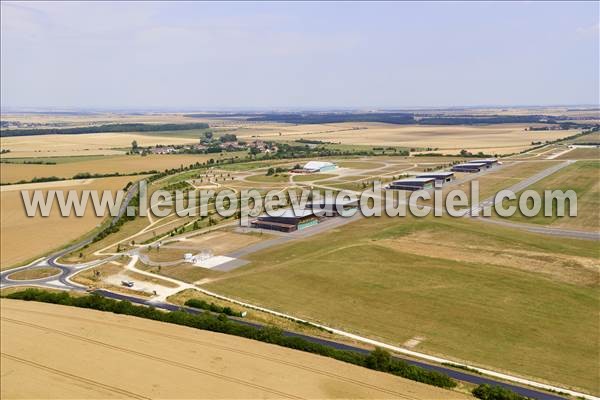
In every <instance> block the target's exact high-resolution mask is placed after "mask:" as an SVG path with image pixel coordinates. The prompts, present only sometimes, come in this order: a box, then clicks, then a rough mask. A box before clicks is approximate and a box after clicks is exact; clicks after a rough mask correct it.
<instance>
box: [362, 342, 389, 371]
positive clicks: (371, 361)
mask: <svg viewBox="0 0 600 400" xmlns="http://www.w3.org/2000/svg"><path fill="white" fill-rule="evenodd" d="M365 361H366V365H367V367H368V368H371V369H375V370H377V371H389V370H390V366H391V365H392V356H391V354H390V353H389V352H387V351H385V350H384V349H382V348H380V347H377V348H376V349H375V350H373V351H372V352H371V354H369V355H368V356H367V358H366V360H365Z"/></svg>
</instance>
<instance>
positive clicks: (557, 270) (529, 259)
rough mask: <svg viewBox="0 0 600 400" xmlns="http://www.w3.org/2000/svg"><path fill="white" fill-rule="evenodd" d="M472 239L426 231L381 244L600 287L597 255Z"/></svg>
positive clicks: (467, 236)
mask: <svg viewBox="0 0 600 400" xmlns="http://www.w3.org/2000/svg"><path fill="white" fill-rule="evenodd" d="M472 240H473V237H472V236H469V235H461V234H460V233H457V232H455V233H454V234H453V235H452V237H448V236H447V235H446V234H441V233H436V232H431V231H422V232H417V233H412V234H410V235H407V236H404V237H402V238H399V239H386V240H381V241H378V242H377V243H378V244H379V245H382V246H386V247H389V248H391V249H394V250H397V251H401V252H403V253H411V254H416V255H420V256H424V257H436V258H445V259H449V260H454V261H461V262H469V263H482V264H493V265H500V266H506V267H511V268H517V269H520V270H524V271H530V272H536V273H540V274H543V275H546V276H549V277H551V278H552V279H556V280H558V281H562V282H567V283H573V284H577V285H584V286H597V285H598V284H599V283H600V281H599V273H600V263H599V262H598V260H595V259H593V258H588V257H577V256H565V255H560V254H549V253H544V252H535V251H532V250H521V249H518V248H507V247H504V248H499V247H496V246H485V245H484V244H482V243H480V242H478V243H473V244H469V243H470V242H472ZM432 249H435V250H432Z"/></svg>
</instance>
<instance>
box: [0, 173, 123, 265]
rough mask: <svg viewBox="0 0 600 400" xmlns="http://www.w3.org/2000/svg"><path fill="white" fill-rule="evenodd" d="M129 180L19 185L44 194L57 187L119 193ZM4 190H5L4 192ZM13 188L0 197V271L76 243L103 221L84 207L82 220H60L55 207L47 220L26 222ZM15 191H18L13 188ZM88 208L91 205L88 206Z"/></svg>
mask: <svg viewBox="0 0 600 400" xmlns="http://www.w3.org/2000/svg"><path fill="white" fill-rule="evenodd" d="M130 180H131V177H118V178H101V179H89V180H85V181H84V182H80V183H79V184H72V185H71V186H63V184H64V183H63V182H48V183H43V184H30V185H23V186H22V187H21V188H20V189H24V188H25V187H27V188H29V189H31V190H33V189H37V188H43V189H44V193H46V192H47V190H48V189H51V188H53V187H54V186H53V185H52V184H53V183H54V184H57V185H58V190H70V189H74V190H77V191H79V192H80V191H81V190H83V189H86V190H100V191H101V190H105V189H107V190H111V191H113V193H114V191H116V190H119V189H123V188H124V187H125V185H126V184H127V182H129V181H130ZM5 188H6V189H7V190H5ZM11 189H15V187H11V186H7V187H3V188H2V191H1V193H0V196H1V197H0V200H1V201H0V203H1V205H0V207H1V211H2V212H1V216H0V221H1V225H2V235H0V244H1V251H0V253H1V254H0V265H1V266H2V269H6V268H9V267H11V266H15V265H17V264H19V263H23V262H25V261H27V260H32V259H35V258H37V257H39V256H41V255H43V254H45V253H47V252H49V251H51V250H53V249H56V248H59V247H61V246H64V245H66V244H68V243H69V242H71V241H73V240H76V239H78V238H79V237H81V236H82V235H84V234H86V233H88V232H90V231H91V230H93V229H94V228H96V227H98V226H99V224H101V223H102V221H103V220H104V218H102V217H97V216H95V215H94V214H93V209H92V207H87V210H86V213H85V215H84V216H83V217H80V218H79V217H75V216H74V215H73V216H71V217H69V218H63V217H61V216H60V213H59V209H58V205H57V204H56V203H55V204H54V207H53V208H52V211H51V213H50V216H49V217H47V218H44V217H40V216H39V214H38V215H37V216H36V217H33V218H29V217H27V215H26V214H25V209H24V207H23V203H22V199H21V192H20V190H11ZM17 189H19V188H17ZM90 204H91V202H90Z"/></svg>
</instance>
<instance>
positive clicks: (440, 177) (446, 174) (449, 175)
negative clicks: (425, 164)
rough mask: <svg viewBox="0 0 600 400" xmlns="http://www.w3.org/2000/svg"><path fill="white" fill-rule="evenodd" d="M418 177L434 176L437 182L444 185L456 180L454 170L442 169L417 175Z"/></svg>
mask: <svg viewBox="0 0 600 400" xmlns="http://www.w3.org/2000/svg"><path fill="white" fill-rule="evenodd" d="M417 178H433V179H435V183H436V184H440V185H443V184H444V183H447V182H452V181H453V180H454V172H450V171H440V172H427V173H425V174H421V175H417Z"/></svg>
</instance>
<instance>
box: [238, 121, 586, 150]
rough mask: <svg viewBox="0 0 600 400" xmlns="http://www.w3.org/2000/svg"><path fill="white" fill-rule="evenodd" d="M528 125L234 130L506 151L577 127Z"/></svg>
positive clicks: (349, 125) (354, 125)
mask: <svg viewBox="0 0 600 400" xmlns="http://www.w3.org/2000/svg"><path fill="white" fill-rule="evenodd" d="M528 126H529V125H524V124H501V125H481V126H419V125H393V124H384V123H363V122H360V123H346V122H345V123H339V124H310V125H290V124H260V125H259V124H256V125H247V126H240V127H239V128H237V129H236V130H235V131H234V132H235V133H236V134H237V135H238V136H240V137H242V138H246V139H247V138H260V139H263V140H288V141H289V140H298V139H311V140H321V141H325V142H333V143H341V144H345V145H369V146H401V147H409V148H410V147H415V148H437V149H438V150H439V151H440V152H444V153H456V152H458V151H460V150H461V149H466V150H469V151H471V152H478V151H483V152H485V153H500V154H507V153H513V152H517V151H521V150H524V149H526V148H528V147H530V146H531V142H539V141H546V140H556V139H559V138H563V137H567V136H571V135H574V134H575V133H579V130H564V131H532V132H530V131H525V128H526V127H528Z"/></svg>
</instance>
